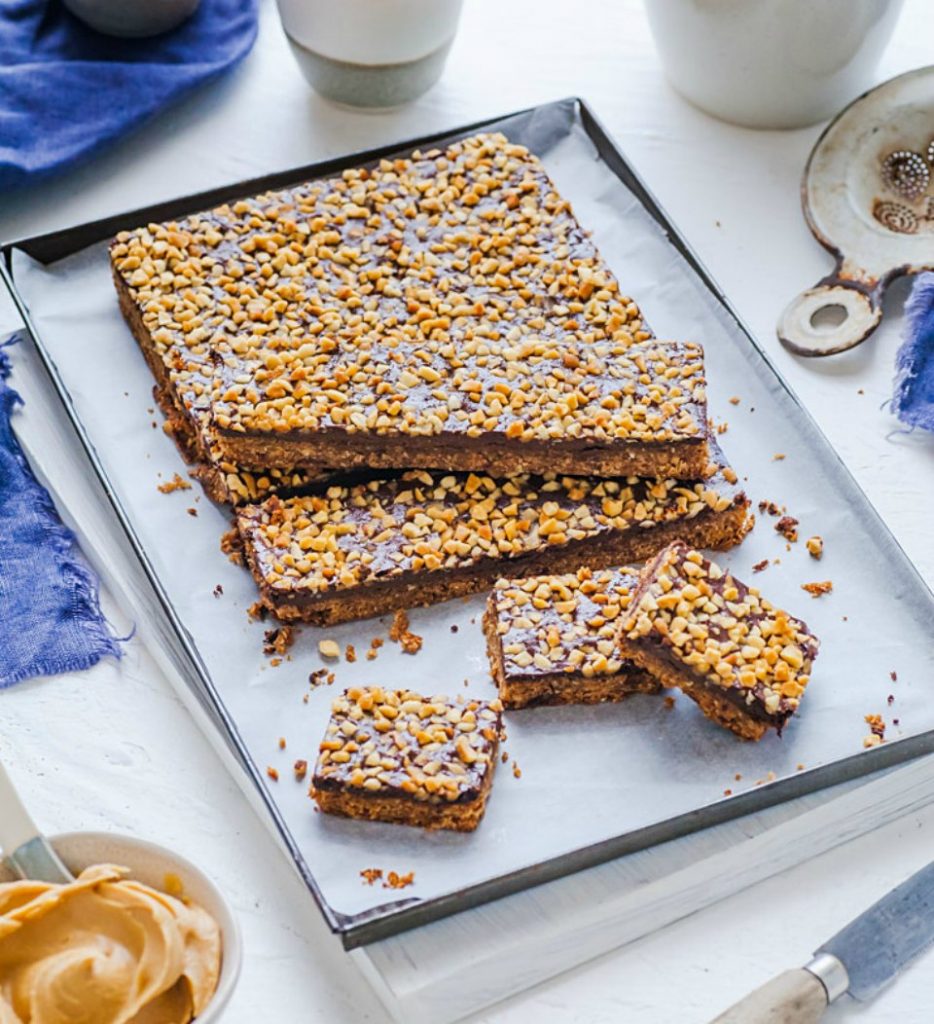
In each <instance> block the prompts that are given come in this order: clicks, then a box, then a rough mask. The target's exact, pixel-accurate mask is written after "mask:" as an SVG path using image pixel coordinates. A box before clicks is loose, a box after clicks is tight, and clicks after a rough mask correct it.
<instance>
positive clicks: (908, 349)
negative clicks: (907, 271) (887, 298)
mask: <svg viewBox="0 0 934 1024" xmlns="http://www.w3.org/2000/svg"><path fill="white" fill-rule="evenodd" d="M905 321H906V330H905V340H904V341H903V342H902V344H901V347H900V348H899V350H898V353H897V355H896V356H895V371H896V375H895V394H894V395H893V396H892V409H893V411H894V412H895V415H896V416H898V418H899V419H900V420H901V421H902V423H905V424H907V425H908V426H909V427H922V428H923V429H924V430H931V431H934V274H931V273H927V274H919V275H918V279H917V280H916V281H915V284H914V287H913V288H912V290H911V295H910V296H909V298H908V302H907V303H906V305H905Z"/></svg>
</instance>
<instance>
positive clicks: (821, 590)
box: [801, 580, 833, 597]
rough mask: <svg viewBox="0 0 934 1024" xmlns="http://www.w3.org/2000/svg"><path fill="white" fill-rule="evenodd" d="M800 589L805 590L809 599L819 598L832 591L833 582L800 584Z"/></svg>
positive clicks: (823, 581)
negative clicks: (809, 596)
mask: <svg viewBox="0 0 934 1024" xmlns="http://www.w3.org/2000/svg"><path fill="white" fill-rule="evenodd" d="M801 589H802V590H806V591H807V592H808V593H809V594H810V595H811V597H820V596H821V595H822V594H829V593H831V592H832V591H833V581H832V580H822V581H819V582H815V583H802V584H801Z"/></svg>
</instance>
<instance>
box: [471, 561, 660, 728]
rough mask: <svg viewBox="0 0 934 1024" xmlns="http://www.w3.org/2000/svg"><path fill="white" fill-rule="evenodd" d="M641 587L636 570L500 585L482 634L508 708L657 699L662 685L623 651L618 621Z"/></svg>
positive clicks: (584, 572) (586, 572)
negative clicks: (621, 653) (651, 696)
mask: <svg viewBox="0 0 934 1024" xmlns="http://www.w3.org/2000/svg"><path fill="white" fill-rule="evenodd" d="M638 581H639V570H638V568H635V567H631V566H630V567H625V568H622V569H605V570H598V571H593V570H591V569H588V568H581V569H579V570H578V571H577V572H576V573H567V574H563V575H550V576H532V577H529V578H527V579H502V580H498V581H497V583H496V586H495V587H494V589H493V592H492V593H491V594H490V597H489V600H488V601H487V608H486V614H485V615H484V619H483V631H484V634H485V636H486V641H487V653H488V655H489V658H490V671H491V673H492V676H493V679H494V681H495V683H496V685H497V687H498V688H499V695H500V699H501V700H502V702H503V706H504V707H507V708H524V707H530V706H534V705H544V704H598V703H602V702H604V701H619V700H623V699H624V698H625V697H628V696H629V695H630V694H633V693H657V692H658V691H659V690H660V689H661V687H660V685H659V683H658V681H657V680H656V679H655V678H654V677H653V676H651V675H650V674H649V673H648V672H646V671H645V670H644V669H642V668H639V667H638V666H637V665H635V664H634V663H633V662H631V661H627V660H624V659H622V658H620V657H619V653H618V650H617V642H616V634H617V632H618V629H619V621H618V620H619V616H620V615H622V614H625V612H626V611H627V609H628V608H629V602H630V599H631V597H632V594H633V593H634V591H635V589H636V585H637V584H638Z"/></svg>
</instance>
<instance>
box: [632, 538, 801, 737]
mask: <svg viewBox="0 0 934 1024" xmlns="http://www.w3.org/2000/svg"><path fill="white" fill-rule="evenodd" d="M622 628H623V630H624V631H625V635H626V637H628V638H629V639H630V640H640V639H642V640H651V641H653V642H654V643H656V644H658V645H659V646H660V647H663V648H664V649H665V651H666V652H667V653H668V656H669V657H672V658H674V659H675V660H676V661H677V662H678V663H680V664H683V665H685V666H687V667H688V668H689V669H690V670H691V672H692V673H693V674H694V675H695V676H698V677H700V678H701V679H702V680H703V681H704V683H706V684H709V685H711V686H714V687H719V688H722V689H723V690H727V691H734V694H742V702H743V703H744V704H745V705H747V706H752V705H757V706H760V707H761V708H762V709H763V710H764V711H765V713H766V714H768V715H770V716H776V717H787V716H789V715H791V714H793V713H794V712H795V711H796V710H797V708H798V705H799V703H800V701H801V697H802V695H803V694H804V690H805V688H806V686H807V684H808V680H809V678H810V671H811V663H812V661H813V660H814V658H815V657H816V656H817V651H818V646H819V642H818V640H817V638H816V637H815V636H814V635H813V634H812V633H810V632H809V631H808V628H807V626H806V625H805V623H803V622H801V621H800V620H799V619H795V618H793V617H792V616H790V615H788V614H787V613H786V612H783V611H781V610H779V609H777V608H775V607H774V606H773V605H772V604H771V603H770V602H769V601H767V600H766V599H765V598H764V597H762V596H761V594H760V593H759V591H758V590H757V589H756V588H755V587H747V586H746V585H745V584H744V583H742V582H740V581H739V580H737V579H735V577H733V576H732V575H731V574H730V573H729V572H726V571H724V570H723V569H721V568H720V567H719V566H718V565H716V564H714V563H713V562H710V561H708V560H707V559H706V558H704V556H703V555H702V554H701V553H700V552H699V551H693V550H691V549H690V548H688V547H687V546H686V545H684V544H681V543H675V544H672V545H670V546H669V547H668V548H667V549H666V550H665V551H664V552H663V553H662V554H661V555H660V556H659V559H658V561H657V563H656V565H655V567H654V570H653V572H652V574H651V576H650V577H649V578H648V580H647V581H644V583H643V586H642V587H640V591H639V593H638V595H637V596H636V604H635V606H634V607H633V608H632V610H631V613H630V616H629V617H628V619H626V620H625V621H624V623H623V626H622Z"/></svg>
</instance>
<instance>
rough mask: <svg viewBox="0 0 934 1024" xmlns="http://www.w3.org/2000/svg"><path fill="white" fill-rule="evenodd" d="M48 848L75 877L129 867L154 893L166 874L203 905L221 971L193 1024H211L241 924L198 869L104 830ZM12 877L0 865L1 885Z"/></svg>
mask: <svg viewBox="0 0 934 1024" xmlns="http://www.w3.org/2000/svg"><path fill="white" fill-rule="evenodd" d="M51 840H52V845H53V846H54V847H55V849H56V851H57V852H58V854H59V856H60V857H61V858H62V860H63V861H64V862H65V864H66V865H67V866H68V868H69V869H70V870H71V871H72V872H74V873H75V874H77V873H78V872H79V871H82V870H83V869H84V868H87V867H90V866H91V865H92V864H117V865H119V866H121V867H125V868H129V870H130V877H131V878H134V879H136V880H137V881H140V882H143V883H144V884H145V885H149V886H152V888H153V889H161V890H162V891H165V889H166V875H175V876H177V877H178V878H179V879H180V880H181V883H182V891H183V892H184V894H185V895H186V896H187V897H188V898H189V899H191V900H192V902H194V903H197V904H198V905H199V906H201V907H203V908H204V909H205V910H206V911H207V912H208V913H209V914H210V915H211V916H212V917H213V918H214V920H215V921H216V922H217V924H218V927H219V928H220V932H221V957H222V959H221V973H220V978H219V979H218V983H217V990H216V991H215V993H214V995H213V997H212V998H211V1001H210V1003H208V1006H207V1008H206V1009H205V1011H204V1012H203V1013H202V1014H201V1015H200V1016H198V1017H197V1018H196V1020H197V1024H216V1022H217V1021H219V1020H220V1019H221V1015H222V1014H223V1012H224V1007H225V1006H226V1005H227V1003H228V1002H229V1001H230V997H231V995H232V994H233V990H234V988H235V987H236V984H237V979H238V978H239V977H240V966H241V962H242V960H243V946H242V943H241V941H240V926H239V925H238V924H237V919H236V918H235V917H234V914H233V911H232V910H231V908H230V905H229V904H228V902H227V900H226V899H225V898H224V896H223V895H221V892H220V890H219V889H218V888H217V886H216V885H215V884H214V883H213V882H212V881H211V879H210V878H208V876H207V875H206V874H204V872H203V871H201V870H200V868H196V867H195V866H194V864H192V863H191V862H190V861H188V860H185V858H184V857H180V856H179V855H178V854H177V853H172V852H171V851H170V850H166V849H165V848H164V847H162V846H157V845H156V844H155V843H150V842H147V841H146V840H144V839H134V838H132V837H130V836H120V835H112V834H111V833H109V832H66V833H64V834H63V835H58V836H52V837H51ZM12 878H13V876H12V875H11V874H10V873H8V872H7V869H6V868H5V867H3V866H2V865H0V882H6V881H11V880H12Z"/></svg>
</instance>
